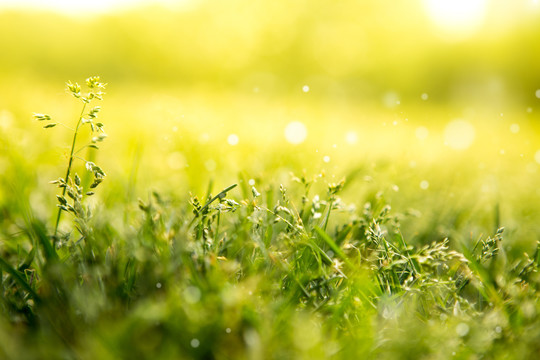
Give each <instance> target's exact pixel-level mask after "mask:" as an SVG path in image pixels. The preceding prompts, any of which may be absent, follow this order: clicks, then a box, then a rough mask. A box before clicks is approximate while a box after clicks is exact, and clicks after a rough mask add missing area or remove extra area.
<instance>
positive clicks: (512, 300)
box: [0, 77, 540, 359]
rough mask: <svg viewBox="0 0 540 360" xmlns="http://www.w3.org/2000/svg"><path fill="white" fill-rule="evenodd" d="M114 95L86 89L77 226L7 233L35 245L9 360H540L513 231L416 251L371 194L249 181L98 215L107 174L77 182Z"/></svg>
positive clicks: (0, 259)
mask: <svg viewBox="0 0 540 360" xmlns="http://www.w3.org/2000/svg"><path fill="white" fill-rule="evenodd" d="M104 86H105V84H102V83H100V82H99V78H96V77H93V78H89V79H88V80H87V87H88V88H89V92H88V93H85V94H83V93H82V92H81V91H82V90H81V86H80V85H78V84H76V83H75V84H73V83H68V90H69V92H70V93H71V94H72V95H73V96H74V97H75V98H77V99H79V100H80V101H81V102H82V103H83V110H82V112H81V116H80V118H79V119H78V122H77V125H76V127H75V129H74V136H73V142H72V146H71V148H70V153H71V155H70V157H69V158H68V160H69V163H68V166H67V175H66V176H65V177H63V178H59V179H58V180H55V181H54V182H53V183H54V184H56V185H57V186H58V187H59V188H60V189H62V193H61V194H59V195H57V201H58V207H59V208H60V211H61V212H68V213H70V214H71V215H72V216H73V218H74V225H72V227H70V228H68V229H66V230H64V231H62V232H60V231H57V230H58V222H57V224H56V227H54V228H51V229H49V228H48V227H47V226H46V224H45V222H44V221H42V220H40V219H39V217H38V216H34V214H33V213H32V212H31V211H30V210H29V213H28V214H27V215H26V218H25V219H24V221H20V220H19V219H18V218H17V217H16V216H14V215H11V217H9V218H8V217H7V216H6V217H5V218H4V219H3V220H2V221H3V223H4V224H5V227H6V228H9V229H12V228H14V227H16V228H17V229H20V231H17V232H10V233H9V235H5V234H8V233H7V232H5V233H4V232H3V233H2V238H1V242H0V280H1V282H0V292H1V300H0V301H1V302H0V313H1V316H0V334H1V335H2V337H3V339H5V340H4V341H3V342H2V343H3V344H2V345H0V355H1V356H2V357H4V358H17V359H32V358H64V359H86V358H87V359H97V358H99V359H115V358H152V359H156V358H157V359H170V358H197V359H199V358H200V359H209V358H216V359H231V358H234V359H258V358H268V359H299V358H306V359H317V358H321V359H322V358H343V359H351V358H352V359H355V358H381V359H386V358H388V359H396V358H403V359H408V358H411V359H412V358H414V359H417V358H435V359H450V358H478V357H481V356H483V357H486V358H534V357H535V356H536V354H538V351H540V347H539V345H538V344H539V343H540V325H539V324H540V318H539V316H540V315H539V310H540V307H539V305H538V301H537V299H538V295H539V294H538V292H539V289H540V277H539V276H538V269H539V266H540V245H537V246H536V248H535V250H534V252H533V253H532V254H531V255H529V254H528V253H524V254H518V255H517V256H514V255H512V254H510V253H507V251H506V250H505V248H504V246H503V244H504V242H505V241H506V234H507V232H504V234H505V237H503V229H502V228H500V229H498V230H496V232H495V234H494V235H493V236H487V237H486V236H480V237H479V238H478V240H477V241H476V242H472V241H462V240H461V239H462V238H460V237H459V236H458V235H459V234H456V233H455V232H449V234H447V236H446V237H440V238H437V239H436V241H433V242H432V241H418V239H432V238H433V237H437V236H438V235H437V234H434V233H433V232H432V229H431V228H427V229H424V228H421V227H417V229H420V230H419V232H420V233H418V234H417V235H416V238H413V237H412V236H404V233H409V234H410V233H411V232H410V231H407V229H406V228H407V227H411V226H413V227H414V226H415V221H419V219H418V218H413V217H411V216H410V215H408V213H411V211H409V212H408V213H407V212H404V213H396V212H394V211H393V210H392V209H391V207H390V204H389V203H388V202H387V201H385V199H384V197H383V196H382V195H381V194H380V193H376V194H374V195H373V194H369V193H368V194H367V195H365V196H363V197H358V196H356V194H354V196H351V194H350V193H349V194H347V193H346V190H347V188H348V187H349V186H352V185H351V182H352V181H354V180H350V179H351V178H354V176H350V177H348V179H349V180H348V181H347V182H346V181H345V180H341V181H337V182H335V181H328V182H326V181H325V180H326V177H325V176H323V175H322V174H321V175H317V176H314V177H308V176H307V175H306V174H305V173H304V174H303V175H302V176H300V177H297V176H294V175H293V176H291V181H290V182H287V183H284V184H279V183H277V182H276V181H274V180H268V179H264V178H263V179H258V180H257V188H256V187H255V185H254V183H253V182H249V185H250V187H251V188H250V187H248V186H247V185H248V183H246V181H245V176H244V175H243V174H240V175H239V177H238V182H237V183H235V184H233V185H230V186H228V187H224V188H223V190H221V191H218V192H217V194H216V192H214V191H213V187H214V183H213V182H212V181H211V182H210V183H209V186H208V188H207V191H206V194H205V195H204V196H202V197H200V199H199V197H198V196H196V195H193V194H191V195H190V196H189V197H186V195H185V194H184V195H183V196H181V197H177V196H175V195H173V194H171V193H167V192H157V191H152V192H151V193H150V194H149V196H148V198H147V199H145V200H143V199H139V201H138V208H137V207H136V205H135V204H133V203H132V202H131V201H130V200H122V201H120V203H119V204H118V203H111V202H106V203H105V205H101V206H98V207H97V208H91V207H90V206H88V205H86V204H85V200H86V197H87V196H90V195H91V194H92V193H93V192H92V191H91V189H94V188H96V187H97V186H98V185H99V184H100V183H101V181H102V180H103V178H104V177H105V173H104V171H103V170H102V169H101V168H100V167H99V166H97V165H96V164H95V163H94V162H93V161H89V160H84V159H83V163H84V165H85V167H86V169H87V170H88V172H89V173H90V174H91V179H90V181H88V184H87V185H85V182H84V180H83V179H81V177H79V176H78V175H77V174H75V175H72V174H73V173H74V171H73V170H72V169H73V166H74V164H73V161H74V160H77V159H79V157H78V155H77V154H78V153H79V151H78V150H77V148H76V145H77V144H76V141H77V137H78V136H77V135H78V134H79V131H80V130H81V129H82V127H83V126H85V125H88V126H87V129H88V135H89V137H90V139H91V140H90V141H89V142H88V145H84V146H83V147H82V148H81V149H85V148H90V149H94V150H95V147H92V146H90V145H95V144H96V143H97V142H100V141H101V140H103V139H104V137H103V135H104V133H103V124H102V123H98V122H97V121H96V119H97V114H98V112H99V111H100V108H99V107H94V108H92V109H91V110H90V111H88V112H86V105H87V104H89V103H91V102H92V101H94V100H97V99H100V98H101V97H102V95H103V93H102V90H103V88H104ZM92 94H93V95H92ZM34 118H35V119H36V120H38V121H52V120H51V117H50V116H48V115H44V114H35V115H34ZM94 150H91V151H94ZM227 183H230V182H227ZM237 184H238V185H237ZM213 194H216V195H213ZM116 201H117V202H119V201H118V198H117V199H116ZM134 209H136V210H134ZM6 213H7V212H6ZM59 214H60V213H59ZM454 215H455V216H456V217H457V216H458V215H459V214H458V213H457V212H456V213H455V214H454ZM67 227H68V226H67V224H66V228H67ZM4 344H15V345H14V346H8V345H4Z"/></svg>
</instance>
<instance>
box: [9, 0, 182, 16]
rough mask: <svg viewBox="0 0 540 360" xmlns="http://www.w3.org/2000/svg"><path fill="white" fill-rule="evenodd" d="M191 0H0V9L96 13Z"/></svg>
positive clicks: (169, 4)
mask: <svg viewBox="0 0 540 360" xmlns="http://www.w3.org/2000/svg"><path fill="white" fill-rule="evenodd" d="M192 1H193V0H180V1H174V0H77V1H73V0H48V1H42V0H0V9H2V8H16V9H21V8H23V9H30V8H31V9H35V10H50V11H55V12H59V13H64V14H70V15H79V14H96V13H104V12H110V11H116V10H121V9H125V8H129V7H134V6H138V5H143V4H159V5H163V6H173V7H179V6H184V5H186V4H189V3H190V2H192Z"/></svg>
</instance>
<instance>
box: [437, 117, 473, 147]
mask: <svg viewBox="0 0 540 360" xmlns="http://www.w3.org/2000/svg"><path fill="white" fill-rule="evenodd" d="M475 137H476V132H475V130H474V126H472V124H471V123H470V122H467V121H464V120H460V119H456V120H454V121H451V122H450V123H449V124H448V125H446V128H445V129H444V143H445V144H446V145H448V146H449V147H451V148H452V149H454V150H465V149H468V148H469V147H470V146H471V145H472V144H473V142H474V138H475Z"/></svg>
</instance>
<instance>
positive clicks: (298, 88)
mask: <svg viewBox="0 0 540 360" xmlns="http://www.w3.org/2000/svg"><path fill="white" fill-rule="evenodd" d="M60 3H61V2H59V4H60ZM48 4H49V6H52V5H51V4H55V2H48ZM0 5H2V6H1V7H0V34H2V35H1V36H0V49H1V55H0V173H1V174H2V180H1V181H2V184H1V186H0V201H1V203H2V205H3V207H4V208H5V209H8V208H9V209H10V214H12V213H13V209H16V208H17V209H20V210H19V211H21V212H22V211H23V209H24V208H25V206H29V207H30V208H31V209H32V210H33V211H35V212H36V213H37V214H42V215H43V216H47V215H45V214H47V213H48V211H47V209H50V208H51V207H53V206H54V201H55V199H54V195H53V194H54V191H55V188H54V187H52V186H50V185H48V184H47V183H48V181H49V180H51V179H55V178H57V177H59V176H61V173H62V172H63V171H64V170H63V166H65V165H64V164H65V160H66V158H67V151H68V149H69V141H70V132H69V130H67V129H62V128H60V127H57V128H55V129H52V131H49V130H47V131H46V130H43V129H42V128H41V126H40V124H38V123H36V122H34V121H32V113H33V112H43V113H48V114H50V115H51V116H52V117H53V118H54V119H56V120H58V121H61V122H63V123H65V124H66V125H68V124H71V123H73V122H74V121H76V117H77V115H78V112H79V111H80V109H79V104H78V103H77V102H75V101H73V99H70V98H69V97H68V96H67V95H66V93H65V91H63V90H62V87H63V85H62V84H64V82H65V81H67V80H72V81H78V82H80V83H82V82H84V79H85V78H86V77H88V76H92V75H100V76H101V77H102V79H103V80H104V81H105V82H108V83H109V86H108V89H107V96H106V97H105V100H104V102H103V104H102V107H103V112H102V115H101V116H102V118H101V119H102V121H103V122H104V123H105V129H106V131H107V133H108V135H109V138H108V139H107V141H106V142H105V143H104V144H103V146H102V147H101V150H100V151H99V152H98V153H96V154H88V156H96V157H97V160H96V161H99V163H100V165H102V167H103V168H104V169H105V171H106V172H107V174H108V175H109V176H108V179H107V181H108V183H109V184H108V186H106V187H104V190H103V193H102V194H101V200H102V201H104V203H105V204H107V206H110V207H114V206H115V204H126V203H128V204H129V203H136V199H137V197H145V196H146V194H147V192H148V190H149V189H157V190H158V191H164V192H167V193H172V194H175V195H179V196H186V195H187V193H188V192H189V191H192V192H194V193H197V194H201V193H202V192H204V189H205V188H206V186H207V184H208V182H209V181H210V180H211V179H214V180H215V182H216V184H217V186H223V187H224V186H227V185H229V184H230V183H232V182H237V181H239V180H242V179H253V180H255V182H256V184H257V186H259V187H261V188H264V187H265V186H267V185H268V184H275V183H279V182H286V181H288V179H289V172H294V173H296V174H298V173H301V172H302V171H304V170H305V172H306V173H307V174H319V173H321V172H323V173H324V174H325V176H326V179H327V180H328V181H332V180H333V179H334V180H335V179H339V178H341V177H344V176H345V177H347V179H348V181H349V187H348V188H347V193H346V194H348V195H346V196H347V197H348V199H349V201H350V202H353V203H357V204H361V203H362V202H363V201H364V200H365V199H368V198H369V197H370V196H371V197H373V196H375V195H376V194H378V193H379V192H381V193H382V194H383V195H381V196H384V198H385V201H387V202H389V203H391V204H392V205H393V206H394V207H397V209H400V210H401V211H406V210H407V209H411V208H414V209H416V210H418V211H419V213H421V214H424V215H425V216H423V217H422V218H421V219H420V220H418V219H416V220H414V221H415V223H416V224H417V225H416V226H418V227H419V228H421V227H422V226H423V227H426V228H430V229H431V228H433V229H434V233H433V237H434V238H439V237H440V236H444V235H445V234H448V232H450V231H453V230H452V229H458V230H459V229H469V230H468V231H470V232H471V234H473V233H480V232H484V233H485V232H490V231H492V230H493V229H494V228H496V227H497V226H499V225H505V226H507V227H508V228H509V229H510V231H509V232H508V233H509V234H512V231H514V232H515V233H516V236H515V237H514V238H515V239H519V241H522V242H524V243H525V244H530V246H532V244H533V242H534V240H535V239H536V237H537V234H538V233H539V230H540V229H539V225H537V224H540V221H539V220H540V213H539V211H538V209H537V204H538V201H539V200H540V190H539V189H538V186H537V184H538V175H539V169H538V166H539V162H540V152H538V151H539V149H540V143H539V141H538V139H539V127H538V114H539V112H540V99H539V98H540V91H539V90H538V89H540V70H539V66H540V65H539V64H540V41H538V39H539V36H540V5H539V4H538V3H537V2H536V1H513V2H509V1H482V0H471V1H463V0H459V1H447V0H439V1H437V0H428V1H420V0H418V1H410V0H409V1H405V0H392V1H389V0H382V1H380V0H379V1H374V0H373V1H350V0H343V1H329V0H328V1H252V0H251V1H247V0H227V1H202V0H200V1H195V0H193V1H182V2H166V3H157V2H154V3H151V2H139V3H138V5H137V6H123V7H119V8H114V9H111V10H107V9H106V8H100V9H98V10H99V11H94V10H95V9H91V8H88V9H78V8H74V7H73V6H75V5H73V4H70V3H65V4H63V5H59V7H58V8H49V9H43V8H40V7H37V6H29V7H26V8H24V7H21V6H20V3H19V6H14V5H11V4H8V2H6V1H4V2H3V3H0ZM95 5H96V6H101V5H103V3H102V2H99V1H97V2H95ZM128 5H129V4H128ZM291 124H292V125H291ZM81 169H82V166H81ZM79 171H83V170H79ZM238 174H241V176H239V175H238ZM105 188H106V189H105ZM379 195H380V194H379ZM21 199H30V200H29V203H28V204H27V205H24V203H25V201H24V200H21ZM118 206H124V205H118ZM7 216H8V215H7V211H5V214H4V217H7ZM10 216H12V215H10ZM410 232H411V233H415V232H421V230H418V228H414V229H412V230H410ZM472 236H473V235H471V237H472ZM511 237H512V236H511ZM516 241H518V240H516Z"/></svg>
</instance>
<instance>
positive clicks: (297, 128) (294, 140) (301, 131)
mask: <svg viewBox="0 0 540 360" xmlns="http://www.w3.org/2000/svg"><path fill="white" fill-rule="evenodd" d="M306 138H307V128H306V126H305V125H304V124H303V123H301V122H300V121H293V122H290V123H289V124H287V126H286V127H285V139H287V141H288V142H289V143H291V144H294V145H297V144H301V143H303V142H304V140H306Z"/></svg>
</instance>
